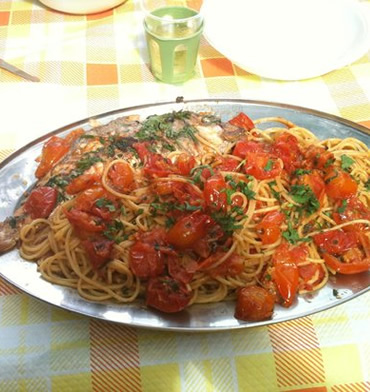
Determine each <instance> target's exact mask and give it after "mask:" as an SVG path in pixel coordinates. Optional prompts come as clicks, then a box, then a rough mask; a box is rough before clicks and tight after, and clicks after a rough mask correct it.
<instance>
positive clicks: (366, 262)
mask: <svg viewBox="0 0 370 392" xmlns="http://www.w3.org/2000/svg"><path fill="white" fill-rule="evenodd" d="M323 257H324V260H325V263H326V265H327V266H328V267H330V268H331V269H332V270H334V271H336V272H338V273H340V274H344V275H352V274H358V273H360V272H364V271H368V270H369V269H370V257H365V258H360V257H358V258H355V259H352V260H351V262H349V263H345V262H341V261H340V260H339V259H338V258H336V257H335V256H332V255H330V254H328V253H324V255H323Z"/></svg>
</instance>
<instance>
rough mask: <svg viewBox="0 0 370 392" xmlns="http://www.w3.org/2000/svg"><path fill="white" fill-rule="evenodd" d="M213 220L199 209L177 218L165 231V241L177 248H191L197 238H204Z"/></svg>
mask: <svg viewBox="0 0 370 392" xmlns="http://www.w3.org/2000/svg"><path fill="white" fill-rule="evenodd" d="M212 223H213V220H212V219H211V217H210V216H208V215H206V214H202V213H201V212H199V211H195V212H193V213H192V214H191V215H187V216H184V217H183V218H182V219H180V220H178V221H177V222H176V223H175V224H174V226H172V227H171V228H170V230H169V231H168V233H167V236H166V239H167V241H168V242H169V243H170V244H171V245H173V246H175V247H176V248H179V249H188V248H191V247H192V245H194V244H195V243H196V242H197V241H198V240H200V239H202V238H204V237H205V236H206V234H207V231H208V229H209V227H210V226H211V225H212Z"/></svg>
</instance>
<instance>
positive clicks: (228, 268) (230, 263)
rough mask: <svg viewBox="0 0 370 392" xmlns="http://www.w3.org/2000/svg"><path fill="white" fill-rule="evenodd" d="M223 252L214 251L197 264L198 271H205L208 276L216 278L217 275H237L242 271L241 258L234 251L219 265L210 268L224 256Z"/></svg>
mask: <svg viewBox="0 0 370 392" xmlns="http://www.w3.org/2000/svg"><path fill="white" fill-rule="evenodd" d="M225 254H226V253H225V252H220V251H219V252H216V253H214V254H212V255H211V256H209V257H207V258H206V259H205V260H203V261H202V262H201V263H200V264H199V267H198V269H199V271H206V272H207V273H208V274H209V275H210V276H212V277H213V278H216V277H218V276H237V275H240V274H241V273H242V272H243V271H244V262H243V259H242V258H241V257H240V256H239V255H238V254H236V253H232V254H231V255H230V256H229V257H228V258H227V259H226V260H225V261H223V262H222V263H221V264H220V265H218V266H216V267H215V268H212V265H213V264H214V263H216V262H217V261H218V260H220V259H221V258H222V257H223V256H225Z"/></svg>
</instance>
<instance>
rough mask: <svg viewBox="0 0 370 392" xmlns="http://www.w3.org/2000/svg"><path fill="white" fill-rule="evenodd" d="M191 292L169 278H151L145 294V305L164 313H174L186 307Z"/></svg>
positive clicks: (182, 284)
mask: <svg viewBox="0 0 370 392" xmlns="http://www.w3.org/2000/svg"><path fill="white" fill-rule="evenodd" d="M191 297H192V294H191V291H190V290H189V289H188V288H187V287H186V285H185V284H184V283H182V282H179V281H178V280H176V279H173V278H171V277H169V276H160V277H156V278H151V279H150V280H149V283H148V287H147V292H146V305H147V306H151V307H152V308H155V309H158V310H160V311H162V312H166V313H175V312H179V311H180V310H183V309H184V308H186V307H187V305H188V304H189V302H190V300H191Z"/></svg>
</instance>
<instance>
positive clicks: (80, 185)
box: [65, 173, 100, 195]
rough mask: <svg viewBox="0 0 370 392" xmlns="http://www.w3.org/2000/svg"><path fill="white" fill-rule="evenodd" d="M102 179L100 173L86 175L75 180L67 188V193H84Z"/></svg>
mask: <svg viewBox="0 0 370 392" xmlns="http://www.w3.org/2000/svg"><path fill="white" fill-rule="evenodd" d="M99 179H100V175H99V174H98V173H84V174H81V175H80V176H78V177H76V178H74V179H73V180H72V181H71V182H70V183H69V184H68V185H67V186H66V188H65V189H66V192H67V193H68V194H70V195H75V194H76V193H79V192H82V191H84V190H85V189H88V188H91V187H92V186H93V185H94V184H95V183H96V182H98V181H99Z"/></svg>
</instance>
